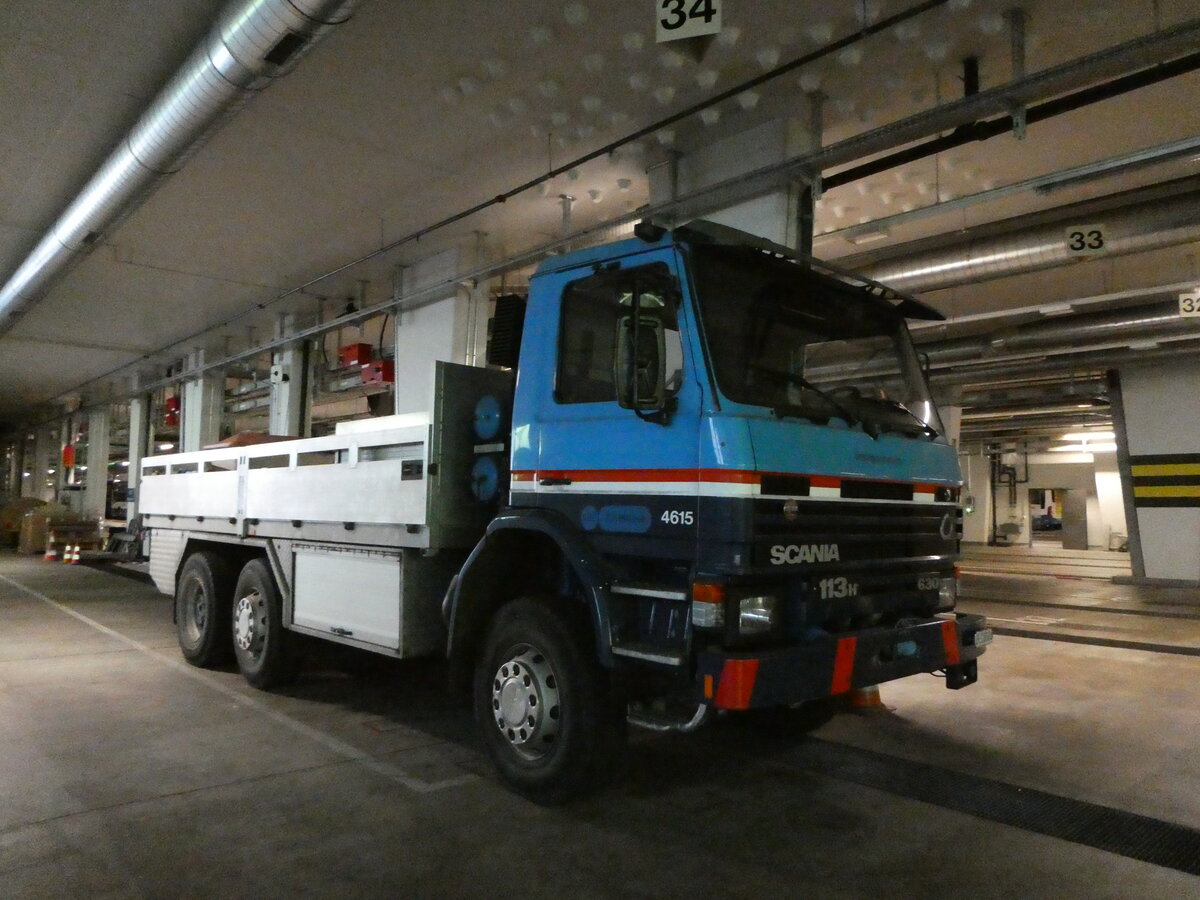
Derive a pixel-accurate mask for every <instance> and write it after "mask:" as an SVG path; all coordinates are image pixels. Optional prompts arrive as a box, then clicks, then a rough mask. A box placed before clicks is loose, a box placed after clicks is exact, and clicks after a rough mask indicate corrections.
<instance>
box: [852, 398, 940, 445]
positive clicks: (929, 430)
mask: <svg viewBox="0 0 1200 900" xmlns="http://www.w3.org/2000/svg"><path fill="white" fill-rule="evenodd" d="M859 399H860V400H866V401H867V402H869V403H878V404H880V405H881V406H886V407H887V408H888V409H894V410H897V411H898V412H902V413H905V414H907V415H908V416H909V417H910V418H911V419H912V420H913V421H914V422H916V423H917V424H918V425H920V426H921V430H920V434H923V435H926V436H927V437H930V438H936V437H938V436H939V435H940V434H941V432H939V431H938V430H937V429H936V428H934V427H933V426H932V425H930V424H929V423H928V422H926V421H925V420H924V419H922V418H921V417H920V416H918V415H917V414H916V413H915V412H913V411H912V410H911V409H909V408H908V407H907V406H905V405H904V404H903V403H901V402H900V401H899V400H893V399H892V398H891V397H860V398H859ZM881 424H886V423H881Z"/></svg>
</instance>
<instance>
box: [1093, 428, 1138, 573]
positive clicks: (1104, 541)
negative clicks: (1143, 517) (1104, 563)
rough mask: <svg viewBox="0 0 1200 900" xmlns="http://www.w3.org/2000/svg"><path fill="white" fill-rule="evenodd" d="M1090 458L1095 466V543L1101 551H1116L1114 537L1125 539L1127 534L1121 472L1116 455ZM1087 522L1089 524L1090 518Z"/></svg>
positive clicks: (1118, 541) (1109, 453)
mask: <svg viewBox="0 0 1200 900" xmlns="http://www.w3.org/2000/svg"><path fill="white" fill-rule="evenodd" d="M1092 458H1093V459H1094V460H1095V466H1096V472H1095V477H1096V506H1097V511H1098V513H1099V519H1100V530H1099V532H1098V533H1097V535H1096V541H1095V543H1097V544H1098V545H1099V546H1100V548H1101V549H1106V550H1107V549H1116V545H1117V544H1119V543H1120V538H1119V537H1118V538H1116V539H1115V540H1114V535H1125V536H1126V539H1127V538H1128V534H1129V532H1128V531H1127V529H1128V525H1127V523H1126V521H1125V503H1124V500H1123V499H1122V495H1121V472H1120V470H1119V468H1118V466H1117V454H1116V453H1115V452H1105V453H1093V454H1092ZM1088 521H1089V522H1091V517H1090V516H1089V517H1088ZM1089 540H1091V538H1089Z"/></svg>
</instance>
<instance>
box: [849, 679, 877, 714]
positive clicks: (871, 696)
mask: <svg viewBox="0 0 1200 900" xmlns="http://www.w3.org/2000/svg"><path fill="white" fill-rule="evenodd" d="M850 706H851V707H852V708H853V709H879V708H881V707H882V706H883V698H882V697H880V696H879V686H878V685H874V684H872V685H868V686H867V687H863V688H856V689H855V690H852V691H851V692H850Z"/></svg>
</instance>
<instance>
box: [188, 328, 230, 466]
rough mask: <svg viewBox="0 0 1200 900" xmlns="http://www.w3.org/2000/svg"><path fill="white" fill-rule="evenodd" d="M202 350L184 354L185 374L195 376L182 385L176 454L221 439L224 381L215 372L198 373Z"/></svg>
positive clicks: (201, 361)
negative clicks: (185, 359)
mask: <svg viewBox="0 0 1200 900" xmlns="http://www.w3.org/2000/svg"><path fill="white" fill-rule="evenodd" d="M203 365H204V351H203V350H196V351H194V352H192V353H190V354H189V355H188V365H187V368H188V371H189V372H192V373H196V374H194V375H192V376H191V377H189V379H188V380H187V381H185V382H184V383H183V423H182V425H181V427H180V429H179V437H180V440H179V443H180V451H181V452H183V453H189V452H191V451H193V450H199V449H201V448H202V447H204V446H205V445H206V444H215V443H216V442H217V441H219V440H220V439H221V414H222V413H223V412H224V405H225V379H224V377H223V376H221V375H220V374H219V373H218V374H214V373H212V372H205V373H203V374H199V369H200V367H201V366H203Z"/></svg>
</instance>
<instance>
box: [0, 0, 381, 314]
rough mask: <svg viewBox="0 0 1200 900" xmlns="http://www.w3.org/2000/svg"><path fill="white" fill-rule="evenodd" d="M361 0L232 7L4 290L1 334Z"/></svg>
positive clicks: (246, 1) (284, 0)
mask: <svg viewBox="0 0 1200 900" xmlns="http://www.w3.org/2000/svg"><path fill="white" fill-rule="evenodd" d="M358 2H359V0H236V2H234V3H231V4H230V5H229V6H228V7H227V8H226V9H225V11H224V12H223V13H222V15H221V17H220V19H219V20H218V22H217V24H216V25H215V26H214V28H213V29H212V31H210V32H209V34H208V35H207V37H205V39H204V40H203V41H201V43H200V45H199V46H198V47H196V49H195V50H194V51H192V54H191V55H190V56H189V57H188V59H187V61H186V62H184V64H183V66H182V67H181V68H180V69H179V71H178V72H176V73H175V75H174V77H172V78H171V80H170V81H169V82H168V83H167V86H166V87H164V88H163V90H162V91H161V92H160V93H159V95H158V96H157V97H156V98H155V99H154V101H153V102H152V103H151V104H150V106H149V107H148V108H147V109H146V111H145V112H144V113H143V114H142V116H141V118H140V119H139V120H138V121H137V124H135V125H134V126H133V128H132V129H131V130H130V132H129V134H127V135H126V136H125V138H124V139H123V140H122V141H121V143H120V145H119V146H118V147H117V148H116V150H114V151H113V153H112V155H110V156H109V158H108V159H107V160H106V161H105V162H104V164H103V165H102V166H101V167H100V169H99V170H98V171H97V172H96V174H95V175H94V176H92V180H91V181H89V182H88V184H87V186H86V187H84V189H83V190H82V191H81V192H80V194H79V195H78V196H77V197H76V198H75V200H73V201H72V202H71V205H70V206H68V207H67V209H66V211H65V212H64V213H63V214H62V216H61V217H60V218H59V219H58V221H57V222H55V223H54V225H53V226H52V227H51V229H50V230H49V231H48V232H47V233H46V234H45V235H44V236H43V237H42V239H41V241H40V242H39V243H38V245H37V246H36V247H35V248H34V250H33V252H32V253H30V254H29V256H28V257H27V258H26V260H25V261H24V262H23V263H22V264H21V266H20V267H19V268H18V269H17V271H16V272H15V273H14V274H13V276H12V277H11V278H10V279H9V280H8V282H7V283H6V284H5V285H4V287H3V288H0V332H2V331H5V330H7V329H8V328H9V327H11V326H12V324H13V322H15V321H16V319H17V317H18V316H20V315H21V314H22V313H23V312H24V311H25V310H27V309H28V308H29V306H30V305H31V304H32V303H33V302H34V301H36V300H38V299H39V298H41V297H42V296H44V295H45V294H46V292H47V290H48V289H49V287H50V285H51V284H52V283H53V281H54V279H55V278H56V277H58V276H59V275H61V274H63V273H64V272H65V271H66V269H67V267H68V266H70V265H71V264H72V263H74V262H75V261H76V260H78V259H79V257H80V256H81V255H83V254H84V253H86V252H87V251H88V250H89V249H90V248H91V247H92V246H93V245H95V244H96V243H97V242H98V241H99V240H100V239H101V237H102V236H103V235H104V234H105V232H107V231H108V230H110V229H112V228H113V227H114V226H115V225H117V224H118V223H119V222H120V221H121V220H122V219H123V218H124V217H125V216H127V215H129V213H131V212H133V210H135V209H136V208H137V207H138V206H139V205H140V203H141V202H142V201H143V200H145V199H146V197H147V196H149V195H150V194H151V193H152V192H153V190H154V189H155V188H156V187H157V186H158V185H159V184H160V183H161V182H162V181H163V180H164V179H165V178H166V177H168V176H170V175H172V174H173V173H175V172H178V171H179V170H180V169H181V168H183V166H184V164H185V163H186V162H187V160H188V159H189V158H190V157H191V156H192V154H193V153H195V152H196V150H198V149H199V148H200V147H201V146H202V145H203V144H204V142H205V141H206V140H207V139H208V138H209V137H210V136H211V135H213V134H214V133H215V132H216V131H217V130H218V129H219V128H220V127H221V126H222V125H223V124H224V123H225V122H226V121H228V120H229V119H230V118H231V117H232V116H233V115H234V114H235V113H236V112H237V111H238V110H239V109H241V107H242V106H243V105H244V104H245V103H246V101H247V100H249V99H250V98H251V97H252V96H254V94H255V93H257V92H258V91H261V90H262V89H264V88H265V87H267V86H268V85H270V84H271V82H272V81H273V80H274V79H276V78H279V77H280V76H282V75H286V74H287V73H288V72H290V71H291V70H292V69H293V68H294V67H295V66H296V64H297V63H298V62H299V60H300V59H301V58H302V57H303V56H304V54H305V53H307V52H308V50H310V49H311V48H312V47H313V46H314V45H315V44H316V43H317V42H318V41H319V40H321V38H322V37H324V36H325V34H326V33H327V32H328V31H329V30H330V29H332V28H333V27H335V26H337V25H340V24H341V23H343V22H345V21H346V20H347V19H348V18H349V17H350V14H351V12H352V11H353V9H354V7H355V6H357V5H358Z"/></svg>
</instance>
